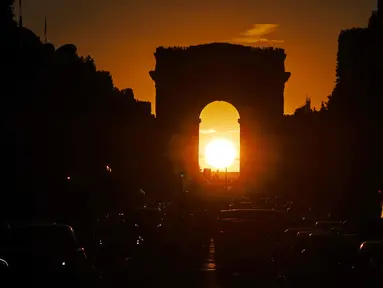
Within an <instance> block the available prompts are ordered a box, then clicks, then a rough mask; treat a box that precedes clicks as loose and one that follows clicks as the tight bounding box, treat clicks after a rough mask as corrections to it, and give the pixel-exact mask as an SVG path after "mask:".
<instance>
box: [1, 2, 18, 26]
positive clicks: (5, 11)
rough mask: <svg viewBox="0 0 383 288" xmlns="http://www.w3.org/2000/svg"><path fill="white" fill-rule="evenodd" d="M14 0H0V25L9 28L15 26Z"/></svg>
mask: <svg viewBox="0 0 383 288" xmlns="http://www.w3.org/2000/svg"><path fill="white" fill-rule="evenodd" d="M14 2H15V1H14V0H2V1H0V27H1V28H9V27H10V26H15V25H16V21H15V19H14V18H15V14H14Z"/></svg>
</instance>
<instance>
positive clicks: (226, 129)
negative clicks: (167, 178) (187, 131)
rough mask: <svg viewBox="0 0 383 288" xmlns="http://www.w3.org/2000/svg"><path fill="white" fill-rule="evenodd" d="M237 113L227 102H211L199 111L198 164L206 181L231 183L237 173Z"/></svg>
mask: <svg viewBox="0 0 383 288" xmlns="http://www.w3.org/2000/svg"><path fill="white" fill-rule="evenodd" d="M239 118H240V115H239V112H238V110H237V109H236V108H235V107H234V106H233V105H232V104H230V103H229V102H226V101H214V102H211V103H209V104H207V105H206V106H205V107H204V108H203V109H202V111H201V113H200V120H201V121H200V126H199V153H198V158H199V167H200V172H201V173H202V174H203V177H204V178H206V180H208V181H215V182H222V181H225V182H227V181H228V182H231V181H233V180H235V179H237V178H238V176H239V173H240V124H239V121H238V120H239Z"/></svg>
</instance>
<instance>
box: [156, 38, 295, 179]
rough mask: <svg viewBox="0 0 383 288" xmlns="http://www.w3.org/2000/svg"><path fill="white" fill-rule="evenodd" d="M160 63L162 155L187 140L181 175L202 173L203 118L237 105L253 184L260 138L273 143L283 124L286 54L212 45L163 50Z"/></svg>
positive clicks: (244, 164) (244, 161) (244, 172)
mask: <svg viewBox="0 0 383 288" xmlns="http://www.w3.org/2000/svg"><path fill="white" fill-rule="evenodd" d="M155 58H156V67H155V70H154V71H151V72H150V76H151V77H152V79H153V80H154V82H155V86H156V118H157V125H158V129H159V131H160V133H161V135H162V136H161V141H159V145H162V146H161V147H162V149H164V151H165V150H167V149H168V143H169V139H171V138H172V137H174V135H182V137H184V139H185V143H188V144H187V146H188V149H187V151H184V154H185V155H186V157H184V159H183V160H180V162H183V163H181V164H180V166H181V167H182V168H181V170H185V171H189V172H188V173H189V174H194V173H197V172H199V165H198V151H199V149H198V136H199V124H200V119H199V115H200V112H201V111H202V109H203V108H204V107H205V106H206V105H207V104H209V103H211V102H214V101H217V100H218V101H225V102H228V103H231V104H232V105H233V106H234V107H236V109H237V110H238V112H239V114H240V117H241V118H240V120H239V123H240V133H241V148H240V149H241V159H240V160H241V168H240V170H241V178H244V179H245V181H246V179H249V178H250V177H251V170H252V168H253V167H255V166H256V165H257V164H255V163H254V159H253V158H254V157H252V156H253V154H252V153H251V151H252V149H254V147H255V146H257V147H259V146H260V145H261V146H262V145H263V144H260V143H259V141H258V140H257V143H256V142H255V138H254V135H255V134H257V135H258V136H259V135H261V136H262V137H263V138H267V136H268V135H273V134H275V133H276V130H278V127H279V124H280V123H281V122H282V119H283V110H284V88H285V83H286V82H287V80H288V79H289V77H290V73H289V72H286V71H285V65H284V61H285V58H286V54H285V52H284V50H283V49H279V48H254V47H247V46H241V45H234V44H228V43H212V44H206V45H198V46H191V47H187V48H182V47H181V48H180V47H173V48H164V47H159V48H157V50H156V53H155ZM262 137H261V138H262ZM256 144H257V145H256ZM269 144H270V143H267V145H269ZM184 145H186V144H184ZM267 145H263V146H262V147H266V146H267ZM165 154H166V153H164V155H165ZM265 154H267V153H265ZM165 157H167V156H165ZM265 158H267V156H265ZM164 162H166V160H164ZM169 165H172V164H171V163H170V164H169ZM259 165H260V164H259ZM259 165H258V166H259Z"/></svg>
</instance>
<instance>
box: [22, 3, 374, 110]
mask: <svg viewBox="0 0 383 288" xmlns="http://www.w3.org/2000/svg"><path fill="white" fill-rule="evenodd" d="M375 5H376V0H235V1H234V0H183V1H180V0H161V1H158V0H134V1H133V0H108V1H105V0H54V1H52V0H23V10H24V23H25V25H26V26H27V27H29V28H31V29H32V30H33V31H34V32H35V33H37V34H38V35H40V36H41V37H42V34H43V30H44V15H45V14H47V15H48V39H49V40H50V41H51V42H52V43H53V44H55V45H61V44H66V43H74V44H76V45H77V47H78V48H79V52H80V54H82V55H85V54H90V55H92V56H93V57H94V58H95V60H96V63H97V67H98V68H99V69H103V70H109V71H110V72H111V73H112V75H113V78H114V82H115V84H116V85H117V87H119V88H126V87H130V88H133V90H134V92H135V96H136V98H138V99H140V100H147V101H152V102H154V97H155V91H154V83H153V81H152V80H151V78H150V77H149V74H148V72H149V70H151V69H153V68H154V65H155V60H154V55H153V53H154V51H155V49H156V47H157V46H161V45H162V46H173V45H182V46H188V45H194V44H201V43H209V42H223V41H230V40H233V39H236V38H238V37H240V35H241V33H244V32H245V31H247V30H248V29H250V28H252V27H253V25H254V24H262V23H272V24H276V26H275V27H274V28H276V29H274V30H275V31H273V32H272V33H271V34H270V35H263V36H264V37H263V36H262V37H259V38H267V39H269V40H283V43H277V44H275V45H277V46H280V47H282V48H285V49H286V53H287V59H286V69H287V71H290V72H291V73H292V76H291V78H290V80H289V82H288V84H287V87H286V93H285V103H286V104H285V112H286V113H291V112H293V111H294V109H295V108H296V107H298V106H300V105H302V104H303V103H304V100H305V97H306V94H307V95H308V96H309V97H311V98H312V103H313V104H314V105H315V106H319V105H320V102H321V101H322V100H325V99H326V97H327V96H328V95H329V94H330V93H331V91H332V89H333V86H334V81H335V65H336V53H337V37H338V34H339V32H340V30H341V29H345V28H350V27H355V26H360V27H363V26H365V25H366V24H367V21H368V18H369V16H370V14H371V11H372V10H373V9H374V8H375ZM278 42H280V41H278Z"/></svg>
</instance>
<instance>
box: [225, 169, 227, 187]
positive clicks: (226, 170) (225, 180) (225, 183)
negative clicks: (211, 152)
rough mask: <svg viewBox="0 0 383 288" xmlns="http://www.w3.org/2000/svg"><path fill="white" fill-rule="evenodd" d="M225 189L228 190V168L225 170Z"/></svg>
mask: <svg viewBox="0 0 383 288" xmlns="http://www.w3.org/2000/svg"><path fill="white" fill-rule="evenodd" d="M225 187H226V189H227V167H226V168H225Z"/></svg>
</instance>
